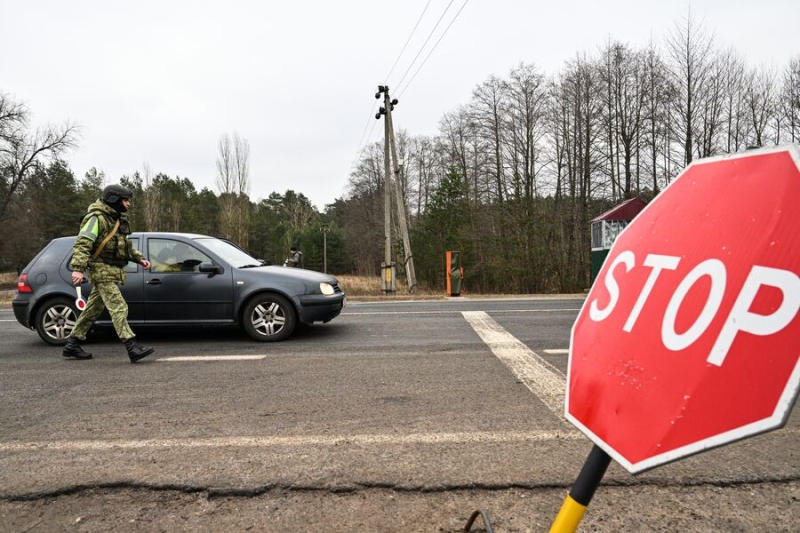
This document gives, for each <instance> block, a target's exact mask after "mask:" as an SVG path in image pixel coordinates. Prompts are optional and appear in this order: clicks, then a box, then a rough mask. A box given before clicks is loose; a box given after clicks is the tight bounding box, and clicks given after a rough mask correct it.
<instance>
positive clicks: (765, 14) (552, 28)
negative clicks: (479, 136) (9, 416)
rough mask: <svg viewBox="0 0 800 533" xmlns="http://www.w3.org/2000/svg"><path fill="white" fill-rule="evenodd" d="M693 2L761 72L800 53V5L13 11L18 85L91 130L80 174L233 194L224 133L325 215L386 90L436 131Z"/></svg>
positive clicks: (668, 23)
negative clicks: (473, 105) (138, 174)
mask: <svg viewBox="0 0 800 533" xmlns="http://www.w3.org/2000/svg"><path fill="white" fill-rule="evenodd" d="M448 5H449V10H447V11H446V12H445V8H446V7H447V6H448ZM426 6H427V10H426V11H425V14H424V16H423V17H422V18H421V19H420V15H421V14H422V13H423V10H424V9H425V8H426ZM462 6H463V9H462ZM690 6H691V10H692V16H693V17H695V18H696V19H697V20H700V21H702V22H703V23H704V25H705V27H706V29H707V30H708V31H709V32H713V34H714V36H715V39H716V42H717V43H718V45H720V46H722V47H732V48H734V49H735V50H736V51H738V52H739V53H740V54H742V55H743V56H744V57H745V58H746V59H747V61H748V62H749V63H750V64H751V65H762V64H763V65H766V66H773V67H774V68H775V69H777V70H781V69H783V68H784V67H785V66H786V65H787V64H788V61H789V59H790V58H791V57H795V56H797V55H800V31H799V30H800V27H798V21H800V9H799V8H800V2H798V0H761V1H760V2H755V1H753V0H695V1H692V2H689V1H686V0H676V1H673V0H668V1H665V0H658V1H651V0H605V1H600V0H572V1H557V0H548V1H535V0H467V2H466V4H465V2H464V0H453V1H452V2H451V0H430V1H429V0H405V1H398V2H393V3H392V2H376V1H374V0H373V1H366V0H338V1H335V0H310V1H305V2H304V1H299V0H298V1H284V2H275V1H268V0H265V1H255V0H253V1H243V0H242V1H239V0H226V1H217V2H203V1H188V0H185V1H184V0H180V1H179V0H159V1H149V0H137V1H136V2H123V1H109V0H102V1H101V0H85V1H84V0H72V1H69V2H65V1H63V0H58V1H56V0H32V1H22V0H0V92H4V93H7V94H10V95H12V96H14V97H15V98H17V99H19V100H22V101H24V102H25V103H26V104H27V105H28V106H29V108H30V110H31V111H32V112H33V119H34V123H35V124H44V123H63V122H64V121H65V120H72V121H74V122H77V123H78V124H80V126H81V131H82V139H81V142H80V146H79V147H78V148H77V149H76V150H73V151H72V152H70V153H69V154H68V155H67V156H66V160H67V161H68V163H69V165H70V167H71V168H72V170H73V171H74V172H75V174H76V176H78V177H82V176H83V175H84V173H85V172H86V171H87V170H88V169H89V168H90V167H97V168H98V169H102V170H103V171H104V172H105V174H106V179H107V181H108V182H109V183H112V182H115V181H117V180H118V179H119V177H120V176H122V175H125V174H128V175H130V174H132V173H134V172H135V171H137V170H139V171H142V170H143V168H144V166H145V164H146V165H148V166H149V168H150V170H151V171H152V173H154V174H155V173H158V172H161V173H164V174H167V175H169V176H171V177H173V178H174V177H176V176H180V177H182V178H184V177H186V178H189V179H191V180H192V182H193V183H194V184H195V186H196V187H197V188H198V190H199V189H201V188H203V187H208V188H210V189H212V190H215V192H216V189H215V174H216V166H215V161H216V157H217V153H218V143H219V139H220V136H221V135H223V134H233V133H234V132H237V133H238V134H239V135H240V136H242V137H244V138H245V139H247V141H248V142H249V144H250V152H251V156H250V181H251V190H250V196H251V198H252V199H253V200H254V201H257V200H259V199H261V198H265V197H267V196H268V195H269V194H270V193H272V192H279V193H283V192H285V191H286V190H287V189H293V190H295V191H296V192H298V193H303V194H305V195H306V196H307V197H308V198H309V199H311V201H312V203H313V204H315V205H316V206H317V207H318V208H319V209H323V208H324V206H325V204H328V203H331V202H333V201H334V200H335V199H336V198H340V197H342V196H344V194H345V187H346V184H347V178H348V175H349V172H350V169H351V167H352V164H353V162H354V160H355V159H356V155H357V153H358V150H359V148H361V147H362V146H363V145H364V144H365V143H366V142H368V141H370V142H374V141H376V140H378V139H380V138H382V136H383V129H382V124H380V125H378V127H375V128H373V123H374V122H376V121H375V119H374V118H370V117H373V116H374V114H375V109H374V106H375V103H376V100H375V98H374V94H375V92H376V87H377V85H378V84H383V83H388V85H389V86H390V88H391V91H392V96H395V97H399V99H400V104H399V105H398V106H397V107H396V108H395V112H394V115H393V118H394V124H395V128H396V129H403V130H406V131H407V132H408V133H409V134H411V135H432V134H435V133H436V132H437V124H438V122H439V120H440V119H441V117H442V115H443V114H444V113H446V112H448V111H452V110H454V109H455V108H456V107H457V106H458V105H461V104H465V103H467V102H468V101H469V99H470V94H471V92H472V90H473V88H474V87H475V86H476V85H477V84H479V83H481V82H483V81H484V80H486V78H488V77H489V76H490V75H492V74H495V75H497V76H500V77H505V76H507V74H508V72H509V71H510V70H511V68H513V67H514V66H515V65H517V64H519V63H520V62H525V63H533V64H535V65H537V66H538V67H539V68H540V70H541V71H542V72H543V73H545V74H553V73H556V72H558V71H560V70H561V69H562V67H563V65H564V62H565V61H566V60H568V59H571V58H574V57H575V56H576V54H578V53H583V52H586V53H589V54H593V53H595V51H596V50H597V48H598V47H600V46H602V44H603V43H604V42H605V41H606V40H608V38H609V37H610V38H611V39H613V40H618V41H621V42H624V43H627V44H629V45H631V46H633V47H643V46H644V45H645V44H646V43H647V42H648V41H649V40H651V39H653V40H655V41H656V42H658V43H663V39H664V37H665V36H666V35H667V33H668V32H669V31H671V30H672V28H673V27H674V26H675V24H676V23H679V22H680V21H681V20H682V19H683V18H685V17H686V15H687V13H688V10H689V8H690ZM459 9H461V11H460V13H459V15H458V17H457V18H456V19H455V21H454V22H453V23H452V26H450V28H449V30H448V31H447V33H446V34H444V37H443V38H442V39H441V41H440V42H439V44H438V46H437V47H436V49H435V50H433V52H432V54H431V55H430V57H429V58H428V60H427V62H426V63H425V64H424V66H423V67H422V69H421V70H419V71H417V68H418V66H419V65H420V63H421V62H422V61H423V59H424V58H425V57H426V56H427V54H428V52H429V51H430V50H431V49H432V48H433V45H434V44H435V43H436V41H437V40H438V39H439V37H440V36H441V35H442V34H443V32H444V30H445V28H446V27H447V26H448V25H449V24H450V23H451V21H453V18H454V16H455V15H456V13H457V12H459ZM443 13H444V16H442V14H443ZM440 17H441V22H440V23H439V27H438V29H437V30H436V31H435V32H434V33H433V34H432V36H431V37H430V40H429V42H428V43H427V46H426V47H425V48H424V49H422V52H421V53H419V56H418V58H417V60H416V62H415V63H413V64H412V63H411V62H412V60H413V59H414V57H415V56H416V55H417V54H418V52H420V49H421V48H422V45H423V42H424V41H425V39H426V38H428V36H429V35H431V31H432V29H433V28H434V25H435V24H436V23H437V21H438V20H439V19H440ZM418 20H420V22H419V26H418V28H417V30H416V32H415V33H414V34H413V37H412V38H411V40H410V42H409V43H408V46H407V48H406V50H405V51H404V53H403V54H402V56H400V59H399V61H398V63H397V66H396V67H395V68H394V71H393V72H392V73H391V76H389V73H390V70H391V69H392V65H393V64H394V63H395V60H396V59H397V58H398V55H399V54H400V51H401V49H402V48H403V45H404V44H405V43H406V41H407V40H408V39H409V36H410V35H412V30H413V28H414V26H415V24H416V23H417V21H418ZM409 68H410V70H409ZM406 73H407V74H406ZM404 74H405V78H403V76H404ZM387 76H388V78H387ZM412 76H413V80H412ZM401 81H402V83H401Z"/></svg>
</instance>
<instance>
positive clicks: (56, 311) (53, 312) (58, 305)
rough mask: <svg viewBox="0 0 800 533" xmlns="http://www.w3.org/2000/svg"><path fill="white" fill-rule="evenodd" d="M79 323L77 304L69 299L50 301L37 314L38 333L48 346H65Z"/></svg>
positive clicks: (61, 298)
mask: <svg viewBox="0 0 800 533" xmlns="http://www.w3.org/2000/svg"><path fill="white" fill-rule="evenodd" d="M77 321H78V310H77V308H76V307H75V302H74V301H73V300H70V299H69V298H63V297H60V298H53V299H52V300H48V301H46V302H45V303H44V305H42V306H41V307H40V308H39V311H38V312H37V313H36V332H37V333H38V334H39V337H41V339H42V340H43V341H44V342H46V343H47V344H52V345H53V346H63V345H64V344H66V343H67V337H69V334H70V333H72V329H73V328H74V327H75V323H76V322H77Z"/></svg>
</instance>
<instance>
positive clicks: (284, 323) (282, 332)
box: [243, 294, 297, 342]
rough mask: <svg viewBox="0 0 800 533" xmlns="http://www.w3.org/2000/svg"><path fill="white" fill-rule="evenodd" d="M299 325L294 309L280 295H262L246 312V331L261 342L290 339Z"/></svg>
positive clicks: (244, 323) (249, 304)
mask: <svg viewBox="0 0 800 533" xmlns="http://www.w3.org/2000/svg"><path fill="white" fill-rule="evenodd" d="M296 324H297V318H296V317H295V312H294V307H292V304H291V303H289V300H287V299H286V298H284V297H283V296H280V295H278V294H261V295H258V296H256V297H255V298H253V299H252V300H251V301H250V303H248V304H247V307H246V308H245V310H244V320H243V325H244V330H245V331H246V332H247V334H248V335H250V337H252V338H253V339H255V340H257V341H261V342H275V341H280V340H283V339H285V338H286V337H288V336H289V335H291V334H292V331H294V327H295V325H296Z"/></svg>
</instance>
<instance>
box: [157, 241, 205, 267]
mask: <svg viewBox="0 0 800 533" xmlns="http://www.w3.org/2000/svg"><path fill="white" fill-rule="evenodd" d="M147 254H148V257H149V258H150V263H151V265H150V271H151V272H156V273H168V272H199V268H198V267H199V265H200V263H204V262H211V258H210V257H208V256H207V255H206V254H204V253H203V252H201V251H200V250H198V249H197V248H195V247H194V246H191V245H190V244H186V243H185V242H182V241H176V240H172V239H149V240H148V241H147Z"/></svg>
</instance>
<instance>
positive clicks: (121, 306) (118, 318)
mask: <svg viewBox="0 0 800 533" xmlns="http://www.w3.org/2000/svg"><path fill="white" fill-rule="evenodd" d="M104 309H108V314H110V315H111V321H112V322H113V323H114V329H115V330H116V332H117V336H119V338H120V339H121V340H122V341H123V342H124V341H126V340H128V339H132V338H134V337H135V336H136V335H135V334H134V333H133V331H131V328H130V326H129V325H128V304H127V303H126V302H125V298H123V297H122V293H121V292H120V290H119V286H118V285H117V283H116V282H114V281H100V282H96V283H95V285H94V289H92V292H91V293H90V294H89V300H88V301H87V302H86V309H84V310H83V312H82V313H81V314H80V316H79V317H78V322H76V323H75V329H73V330H72V333H71V336H72V337H75V338H76V339H78V340H81V341H82V340H86V334H87V333H89V330H90V329H91V327H92V324H94V321H95V320H97V318H98V317H99V316H100V314H101V313H102V312H103V310H104Z"/></svg>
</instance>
